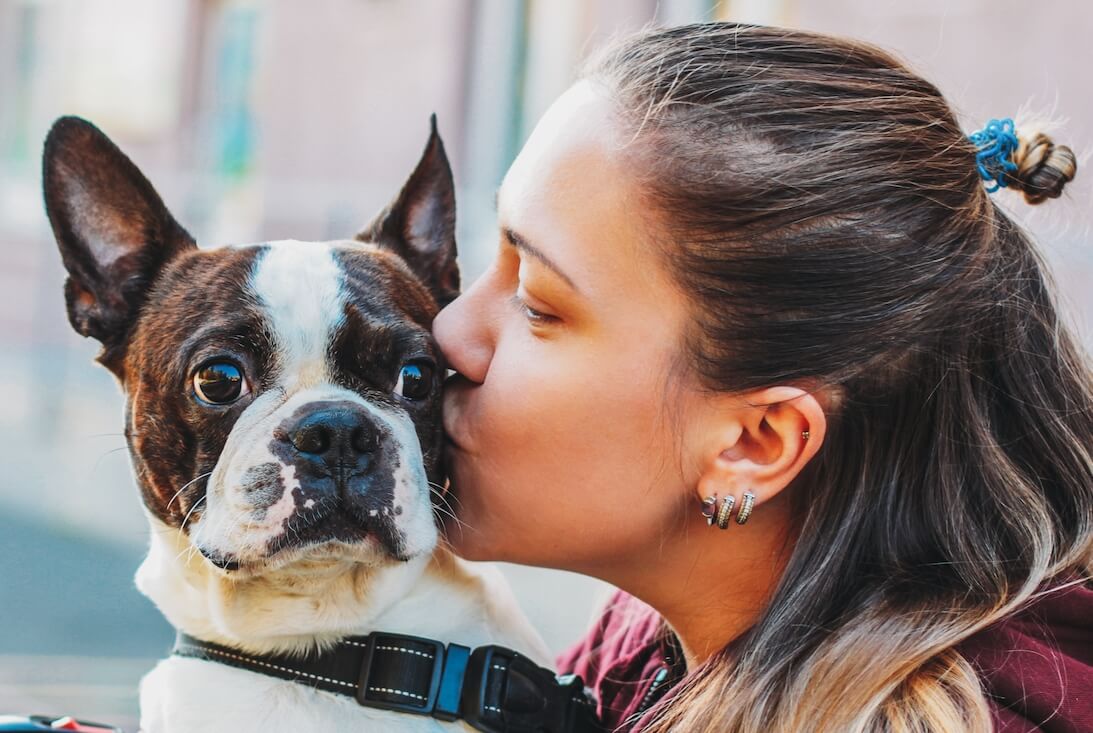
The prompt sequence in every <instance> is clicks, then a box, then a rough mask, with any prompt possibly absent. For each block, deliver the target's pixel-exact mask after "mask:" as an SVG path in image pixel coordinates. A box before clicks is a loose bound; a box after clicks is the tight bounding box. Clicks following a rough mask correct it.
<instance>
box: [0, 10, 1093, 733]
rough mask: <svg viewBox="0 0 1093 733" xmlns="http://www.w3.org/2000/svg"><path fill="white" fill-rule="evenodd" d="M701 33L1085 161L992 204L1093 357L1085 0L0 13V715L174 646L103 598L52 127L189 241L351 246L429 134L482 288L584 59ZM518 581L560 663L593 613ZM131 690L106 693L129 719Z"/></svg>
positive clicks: (102, 507) (119, 471)
mask: <svg viewBox="0 0 1093 733" xmlns="http://www.w3.org/2000/svg"><path fill="white" fill-rule="evenodd" d="M710 18H720V19H735V20H744V21H752V22H761V23H771V24H781V25H791V26H797V27H803V28H809V29H814V30H820V31H825V32H832V33H837V34H844V35H851V36H855V37H858V38H862V39H865V40H870V41H874V42H877V43H879V44H881V45H883V46H885V47H887V48H889V49H892V50H894V51H895V52H897V53H898V54H899V55H900V56H901V57H903V58H904V59H906V60H907V61H908V62H909V63H910V64H911V65H912V66H913V67H914V68H915V69H917V70H918V71H920V72H921V73H923V74H924V75H926V76H927V77H928V78H930V79H931V80H933V81H934V82H936V83H937V84H938V85H939V87H940V88H941V89H942V90H943V91H944V92H945V93H946V95H947V96H948V98H949V99H950V101H951V102H952V104H953V105H954V107H955V108H956V109H957V111H958V113H959V115H960V119H961V121H962V123H963V124H964V126H965V129H966V130H968V131H969V132H970V131H972V130H975V129H978V128H979V127H981V126H982V124H983V123H984V122H985V121H986V120H987V119H989V118H991V117H1006V116H1016V117H1018V121H1020V119H1021V118H1020V117H1019V116H1018V113H1019V112H1021V111H1022V110H1029V111H1035V112H1043V113H1048V114H1049V115H1052V116H1054V118H1055V121H1056V123H1057V124H1056V128H1055V129H1054V130H1053V132H1054V134H1055V136H1056V139H1057V140H1058V141H1060V142H1064V143H1067V144H1070V145H1071V146H1072V147H1073V148H1074V149H1075V150H1076V151H1077V152H1078V153H1079V154H1080V156H1081V157H1082V166H1083V168H1081V169H1080V170H1081V172H1080V173H1079V176H1078V180H1077V181H1076V182H1075V184H1074V185H1072V186H1071V187H1069V188H1068V189H1067V196H1066V198H1064V199H1063V200H1060V201H1053V202H1049V203H1048V204H1046V205H1044V206H1042V207H1039V208H1037V209H1032V208H1031V207H1027V206H1025V205H1023V203H1022V202H1021V201H1020V200H1019V198H1018V197H1016V196H1014V195H1012V194H1010V193H1008V192H1004V193H1002V194H1000V198H999V200H1000V201H1002V202H1003V205H1004V206H1006V208H1007V209H1009V210H1010V211H1012V212H1013V213H1014V215H1015V216H1016V217H1017V218H1018V219H1019V220H1021V221H1023V222H1024V223H1025V224H1026V225H1027V226H1029V227H1030V228H1031V229H1032V231H1033V232H1034V234H1035V235H1036V236H1037V237H1038V239H1039V240H1040V242H1041V244H1042V245H1043V247H1044V249H1045V251H1046V252H1047V253H1048V255H1049V258H1050V259H1051V261H1052V263H1053V265H1054V272H1055V274H1056V276H1057V277H1058V279H1059V281H1060V286H1061V290H1060V293H1061V296H1062V297H1063V299H1064V305H1065V311H1066V315H1067V317H1068V318H1069V319H1070V320H1071V322H1072V323H1074V324H1075V325H1076V327H1077V328H1078V329H1079V330H1080V331H1081V332H1082V333H1083V334H1084V335H1085V339H1086V343H1087V344H1088V343H1090V342H1091V337H1090V333H1091V331H1090V320H1091V318H1090V317H1091V316H1093V289H1091V288H1090V287H1089V284H1090V283H1093V248H1091V247H1090V244H1089V242H1090V231H1091V226H1090V224H1091V216H1093V214H1091V213H1090V212H1091V210H1093V207H1091V206H1090V204H1091V203H1093V175H1090V173H1091V171H1089V170H1088V169H1087V168H1088V162H1089V161H1088V159H1089V156H1090V150H1093V96H1091V95H1090V94H1089V92H1088V89H1089V83H1088V78H1087V75H1088V71H1087V70H1088V68H1090V66H1091V62H1093V53H1091V52H1090V50H1089V45H1088V38H1089V37H1090V32H1091V31H1093V4H1091V3H1087V2H1084V1H1083V0H1041V1H1040V2H1038V3H1037V4H1036V10H1035V12H1031V11H1029V10H1028V6H1027V4H1026V3H1022V2H1019V1H1018V0H995V1H993V2H992V1H989V0H958V1H957V2H952V1H949V0H918V1H917V2H915V3H897V2H877V1H876V0H873V1H867V0H732V1H731V2H720V3H718V2H713V1H707V0H659V1H658V0H315V1H313V2H308V3H300V2H288V1H287V0H263V1H259V0H51V1H46V0H0V297H2V298H3V301H2V302H3V305H4V307H3V308H0V344H3V345H2V346H0V394H2V395H3V399H2V401H0V446H2V448H0V458H2V459H3V461H4V469H3V470H2V471H0V517H2V518H3V522H6V523H7V524H4V525H3V526H0V544H2V541H3V538H4V537H8V538H20V539H19V540H18V542H14V541H13V544H11V545H10V547H11V550H10V552H7V553H6V554H3V555H2V556H4V557H6V558H8V560H7V562H5V561H0V710H2V709H3V708H4V707H5V701H6V700H10V699H26V696H27V695H28V694H30V693H28V692H27V690H28V689H29V688H27V687H25V686H23V687H19V686H17V685H15V683H14V682H10V684H9V682H6V681H5V680H6V679H7V678H5V676H4V671H5V669H13V667H12V665H13V664H15V663H14V662H13V661H12V660H14V659H16V658H15V657H11V656H10V655H11V654H15V653H18V654H21V655H25V654H34V653H38V654H42V653H49V654H60V653H64V650H65V649H69V650H71V649H72V648H75V647H73V646H72V645H81V644H82V646H78V650H77V652H73V653H78V654H81V655H85V654H86V655H93V654H104V655H112V656H119V655H122V656H135V657H140V656H156V655H158V654H160V653H161V651H162V645H163V643H165V642H163V639H165V638H167V633H168V632H167V631H166V629H165V628H163V627H162V626H157V625H156V624H158V623H160V622H159V621H158V620H157V619H158V617H157V616H156V614H155V611H154V610H153V609H151V608H150V607H148V606H147V604H144V602H143V601H142V600H141V599H139V598H136V597H135V593H134V594H133V596H132V597H129V596H123V595H122V591H121V590H118V591H116V592H115V591H114V590H110V591H109V592H105V593H104V594H99V593H95V589H96V588H110V589H112V588H114V587H115V586H112V585H110V583H112V582H116V583H121V585H120V586H118V588H121V589H122V590H125V589H128V592H131V587H130V586H128V578H129V577H130V575H131V573H132V570H133V569H134V568H135V566H136V563H137V561H138V560H139V556H140V553H141V549H142V547H143V545H144V542H145V531H146V530H145V523H144V519H143V516H142V514H141V511H140V508H139V505H138V500H137V495H136V492H135V491H134V490H133V488H132V484H131V478H130V476H129V470H128V463H127V458H126V456H125V453H124V441H123V439H122V436H121V434H120V431H121V424H122V421H121V407H122V402H121V398H120V393H119V392H118V390H117V388H116V387H115V385H114V384H113V383H112V380H111V379H110V377H109V376H108V374H107V373H106V372H105V370H103V369H101V368H98V367H96V366H93V365H92V363H91V360H92V358H93V356H94V354H95V347H94V344H93V343H91V342H89V341H85V340H82V339H80V338H79V337H77V336H75V335H74V334H73V333H72V332H71V331H70V330H69V328H68V325H67V322H66V320H65V316H64V309H63V303H62V298H61V283H62V281H63V274H62V270H61V268H60V264H59V258H58V256H57V254H56V249H55V247H54V245H53V242H52V237H51V235H50V232H49V230H48V224H47V222H46V219H45V216H44V213H43V211H42V206H41V197H40V193H39V174H38V170H39V165H40V163H39V156H40V145H41V141H42V139H43V137H44V135H45V131H46V130H47V129H48V126H49V124H50V123H51V122H52V120H53V119H54V118H55V117H57V116H59V115H62V114H79V115H83V116H86V117H88V118H90V119H92V120H93V121H94V122H96V123H97V124H98V125H99V126H100V127H102V128H103V129H104V130H105V131H106V132H107V133H108V134H110V135H111V136H112V137H114V139H115V140H116V141H117V142H118V143H119V145H121V147H122V148H123V149H125V150H126V151H127V152H128V153H129V154H130V155H131V156H132V157H133V158H134V160H135V161H136V162H137V163H138V165H140V166H141V167H142V168H143V169H144V171H145V173H146V174H147V175H148V177H149V178H150V179H151V180H152V181H153V183H154V184H155V185H156V186H157V188H158V189H159V190H160V192H161V194H163V197H164V199H165V201H166V202H167V204H168V206H170V207H171V208H172V210H173V211H174V212H175V214H176V216H177V217H178V218H179V219H180V220H181V221H182V222H183V224H184V225H185V226H187V228H188V229H189V230H190V231H191V232H192V233H193V234H194V235H195V236H196V238H197V239H198V241H199V242H201V243H204V244H220V243H227V242H246V241H259V240H266V239H283V238H298V239H323V238H334V237H344V236H348V235H351V234H352V233H353V232H355V231H356V230H357V228H358V227H359V226H360V225H361V224H363V223H364V222H365V221H367V220H368V218H369V217H370V216H371V215H372V214H373V213H374V212H375V211H377V210H378V209H379V208H380V207H381V206H382V205H383V204H384V203H386V201H387V200H388V199H389V198H390V197H391V196H392V195H393V194H394V193H395V192H396V191H397V190H398V187H399V186H400V185H401V183H402V181H403V179H404V177H405V176H406V175H407V174H408V172H409V171H410V169H411V167H412V166H413V164H414V163H415V162H416V160H417V156H418V155H419V153H420V150H421V147H422V145H423V144H424V142H425V140H426V136H427V132H428V118H429V115H430V113H433V112H435V113H436V114H437V116H438V120H439V127H440V131H441V133H442V135H443V136H444V139H445V141H446V144H447V146H448V149H449V152H450V154H451V157H452V161H453V165H454V168H455V175H456V180H457V186H458V189H459V193H458V199H459V207H460V209H459V235H460V248H461V263H462V267H463V271H464V273H465V280H466V282H470V281H471V280H473V279H474V277H476V276H477V274H478V273H480V272H481V271H482V269H483V267H484V265H485V263H486V262H487V260H488V258H489V256H490V254H491V253H492V250H493V247H494V239H495V232H494V230H493V208H492V206H493V204H492V202H493V193H494V190H495V189H496V187H497V185H498V183H499V182H500V180H501V177H502V176H503V174H504V171H505V170H506V168H507V166H508V164H509V163H510V162H511V160H512V158H513V157H514V155H515V153H516V151H517V150H518V149H519V146H520V144H521V143H522V141H523V140H524V139H525V137H526V136H527V134H528V132H529V131H530V129H531V128H532V126H533V125H534V124H535V121H536V120H537V119H538V117H539V116H540V115H541V114H542V112H543V111H544V110H545V109H546V107H547V106H548V105H549V104H550V102H551V101H552V100H553V99H554V98H555V97H556V96H557V95H558V94H559V93H560V92H561V91H562V90H564V89H565V88H566V87H567V86H568V85H569V84H570V83H571V80H572V78H573V74H574V70H575V68H576V67H577V65H578V64H579V62H580V60H581V59H582V58H583V57H584V56H585V55H586V54H587V53H588V52H589V51H590V50H591V49H593V48H595V47H596V46H597V45H599V44H600V43H602V42H604V41H605V40H606V39H607V38H609V37H611V36H613V35H616V34H620V33H625V32H629V31H632V30H634V29H637V28H640V27H642V26H643V25H645V24H646V23H650V22H657V23H662V24H675V23H683V22H690V21H694V20H701V19H710ZM605 521H607V520H605ZM618 521H623V520H622V519H621V518H620V519H619V520H618ZM16 553H22V554H18V555H17V554H16ZM77 556H80V557H77ZM14 557H18V558H20V559H19V560H17V561H16V560H13V559H12V558H14ZM81 561H82V562H85V563H90V564H89V565H87V566H86V567H85V566H84V565H81V564H80V562H81ZM94 567H98V568H99V569H100V570H101V574H102V575H103V577H102V578H100V577H99V576H98V575H96V573H95V572H92V571H91V570H89V569H88V568H94ZM508 571H509V573H510V576H511V577H512V579H513V581H514V583H515V584H516V589H517V592H518V595H519V596H520V598H521V600H522V602H523V603H524V604H525V606H526V607H527V609H528V611H529V613H531V614H532V616H533V617H534V619H535V621H536V622H537V623H539V624H540V626H541V627H542V628H543V629H544V631H545V633H546V635H547V637H548V640H549V641H550V643H551V644H552V645H554V646H555V647H561V646H563V645H564V644H565V643H566V642H567V641H568V640H571V639H573V638H574V637H575V636H576V635H577V634H578V633H579V631H580V629H582V628H583V626H584V624H585V623H586V621H587V618H588V615H589V613H590V612H591V609H592V607H593V605H594V603H595V602H596V598H597V597H599V596H600V595H602V592H603V587H602V586H601V584H599V583H596V582H594V581H590V580H587V579H578V578H575V577H572V576H567V575H565V574H561V573H553V572H549V571H541V570H532V569H525V568H509V569H508ZM66 573H67V575H66ZM107 575H109V578H112V579H114V580H109V579H108V578H107V577H106V576H107ZM117 578H120V579H121V580H117ZM54 584H60V586H61V587H62V588H63V589H66V590H64V591H63V592H64V593H65V594H67V596H68V597H71V599H72V600H71V602H70V603H65V604H51V605H50V607H49V612H48V613H45V612H36V611H35V608H36V607H35V606H34V605H33V602H32V601H26V600H24V599H25V598H26V597H28V596H32V595H33V596H39V597H40V596H41V595H42V591H43V590H45V589H49V588H54V587H55V585H54ZM81 584H83V585H81ZM84 585H87V586H88V587H87V589H86V592H85V590H83V588H84ZM91 595H96V596H98V595H105V596H106V598H107V600H106V601H101V602H100V606H101V607H100V606H96V608H97V609H98V610H97V611H96V613H98V614H99V615H97V616H94V618H102V619H115V620H116V621H118V623H116V624H114V625H113V626H111V625H110V624H109V623H107V621H106V620H103V621H102V622H98V621H95V622H91V621H89V620H88V619H89V618H91V617H92V615H89V611H88V608H89V606H88V604H89V603H90V601H89V600H88V598H89V597H90V596H91ZM16 598H19V599H20V601H19V602H18V603H16V602H15V599H16ZM110 598H114V599H116V600H115V602H114V605H113V606H110V605H109V602H108V601H109V599H110ZM96 602H99V601H96ZM103 603H105V604H106V605H102V604H103ZM43 608H44V606H43ZM140 614H143V616H141V618H143V619H145V620H144V621H137V620H133V621H128V620H126V619H129V618H130V615H133V618H136V616H137V615H140ZM148 619H152V620H148ZM140 624H145V625H144V626H141V625H140ZM138 628H140V629H146V630H145V631H142V632H141V633H140V634H137V633H136V631H135V630H136V629H138ZM58 629H64V630H65V632H66V634H67V635H64V634H61V635H60V637H59V636H58V633H57V631H58ZM126 630H128V632H129V636H130V637H131V639H130V642H131V643H129V644H128V645H125V646H119V644H118V643H117V639H118V638H119V635H124V634H125V633H126ZM141 634H143V635H141ZM58 638H63V639H65V640H66V641H65V642H64V644H65V645H67V646H62V645H60V644H57V643H55V641H56V639H58ZM51 644H52V646H51ZM5 654H8V655H9V656H7V657H5V656H3V655H5ZM18 659H19V660H20V661H19V665H24V664H28V662H27V661H26V658H25V657H22V656H20V657H18ZM5 660H7V661H5ZM51 664H53V663H51ZM72 664H76V662H72ZM5 665H8V666H7V667H5ZM140 668H141V664H136V665H134V666H133V667H132V669H140ZM20 669H22V667H20ZM66 669H68V668H66ZM71 669H72V670H73V671H71V675H72V676H73V679H80V678H81V677H80V675H81V673H80V671H79V670H80V669H82V668H80V667H79V665H78V664H76V666H74V667H72V668H71ZM129 669H130V668H128V667H126V668H125V670H129ZM57 670H58V668H57V667H56V666H53V667H49V668H48V670H47V672H48V673H43V677H45V678H48V677H49V676H50V674H52V675H53V676H54V677H56V676H57V674H59V672H58V671H57ZM132 674H133V673H131V672H128V671H125V672H119V675H120V676H119V679H120V680H122V681H121V682H118V683H117V684H116V685H115V687H113V688H111V689H113V690H114V693H111V694H117V695H121V697H122V698H124V700H125V702H124V705H131V699H130V697H131V696H130V697H125V695H126V694H130V693H127V692H125V691H126V690H130V692H131V685H130V684H129V682H127V681H126V680H129V681H131V675H132ZM126 675H130V677H126ZM13 677H18V675H17V674H14V673H13ZM5 685H8V686H7V687H5ZM12 685H15V686H12ZM34 689H36V690H38V692H37V693H35V694H39V695H40V698H33V699H42V700H44V701H48V700H51V699H54V698H51V697H50V696H49V695H50V694H52V693H49V692H48V690H47V691H46V692H42V689H45V688H42V689H39V688H34ZM69 689H71V688H69ZM5 690H7V691H8V693H7V694H8V697H5V692H4V691H5ZM119 690H120V691H121V692H119ZM58 694H60V693H58ZM103 694H106V693H103ZM12 696H14V698H13V697H12ZM20 696H22V697H20ZM42 696H44V697H42ZM88 699H89V700H95V699H98V700H101V699H105V698H101V697H100V698H95V697H94V695H92V696H91V697H90V698H88ZM111 699H113V698H111ZM119 699H121V698H119ZM87 704H88V705H92V704H94V703H93V702H89V703H87ZM103 704H104V705H106V707H105V708H104V710H106V711H107V712H110V711H112V710H114V708H112V707H110V705H109V704H107V703H103ZM119 704H121V703H119ZM83 709H84V710H86V708H83ZM127 709H128V708H127Z"/></svg>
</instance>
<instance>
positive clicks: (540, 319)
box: [511, 291, 559, 326]
mask: <svg viewBox="0 0 1093 733" xmlns="http://www.w3.org/2000/svg"><path fill="white" fill-rule="evenodd" d="M511 301H512V303H513V305H515V306H516V307H517V308H518V309H519V310H520V311H521V312H522V313H523V314H524V317H525V318H526V319H527V320H528V321H529V322H530V323H532V324H533V325H536V326H546V325H549V324H551V323H554V322H556V321H558V320H559V319H558V317H557V316H553V315H551V314H549V313H544V312H542V311H539V310H536V309H534V308H532V307H531V306H530V305H528V302H527V301H526V300H524V298H523V297H521V295H520V292H519V291H517V292H515V293H513V294H512V299H511Z"/></svg>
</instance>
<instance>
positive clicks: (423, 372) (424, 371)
mask: <svg viewBox="0 0 1093 733" xmlns="http://www.w3.org/2000/svg"><path fill="white" fill-rule="evenodd" d="M432 391H433V366H432V364H428V363H426V362H422V361H415V362H411V363H409V364H406V365H404V366H403V367H402V371H401V372H399V375H398V382H396V383H395V394H397V395H401V396H403V397H405V398H406V399H408V400H423V399H425V398H426V397H428V396H429V393H430V392H432Z"/></svg>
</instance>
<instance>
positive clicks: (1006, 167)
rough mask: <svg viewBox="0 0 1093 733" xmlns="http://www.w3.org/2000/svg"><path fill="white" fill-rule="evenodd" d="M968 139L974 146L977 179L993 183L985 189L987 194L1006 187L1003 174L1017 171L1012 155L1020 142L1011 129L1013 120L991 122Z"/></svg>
mask: <svg viewBox="0 0 1093 733" xmlns="http://www.w3.org/2000/svg"><path fill="white" fill-rule="evenodd" d="M968 139H969V140H971V141H972V143H974V144H975V147H976V148H977V150H978V152H976V154H975V166H976V168H978V169H979V177H980V178H982V179H983V180H984V181H993V182H994V187H993V188H990V187H988V188H987V193H994V192H995V191H997V190H998V189H999V188H1005V187H1006V177H1005V175H1004V174H1005V173H1007V172H1012V171H1015V170H1017V164H1016V163H1014V162H1013V153H1014V151H1015V150H1017V146H1018V145H1019V144H1020V141H1019V140H1018V139H1017V134H1016V133H1015V132H1014V129H1013V120H1011V119H1010V118H1008V117H1007V118H1005V119H1002V120H991V121H990V122H988V123H987V126H986V127H984V128H983V129H982V130H977V131H976V132H973V133H972V134H971V135H968Z"/></svg>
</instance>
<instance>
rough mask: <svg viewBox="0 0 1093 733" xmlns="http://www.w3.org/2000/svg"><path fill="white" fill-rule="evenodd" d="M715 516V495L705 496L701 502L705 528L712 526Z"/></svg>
mask: <svg viewBox="0 0 1093 733" xmlns="http://www.w3.org/2000/svg"><path fill="white" fill-rule="evenodd" d="M715 514H717V495H716V494H714V495H713V496H707V497H706V498H705V499H703V500H702V516H704V517H706V526H709V525H711V524H713V518H714V515H715Z"/></svg>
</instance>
